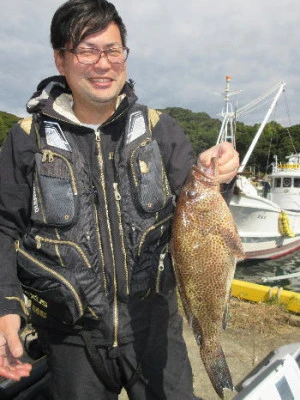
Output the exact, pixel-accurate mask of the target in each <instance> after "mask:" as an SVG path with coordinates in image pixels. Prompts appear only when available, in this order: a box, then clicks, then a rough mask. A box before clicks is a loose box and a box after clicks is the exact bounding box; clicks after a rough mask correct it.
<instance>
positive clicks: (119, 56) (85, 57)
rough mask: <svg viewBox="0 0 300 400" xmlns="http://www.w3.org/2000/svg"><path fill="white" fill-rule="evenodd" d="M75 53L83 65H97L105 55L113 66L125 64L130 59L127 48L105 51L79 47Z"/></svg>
mask: <svg viewBox="0 0 300 400" xmlns="http://www.w3.org/2000/svg"><path fill="white" fill-rule="evenodd" d="M74 53H75V54H76V57H77V59H78V61H79V62H80V63H81V64H96V63H97V62H98V61H99V59H100V57H101V56H103V54H105V56H106V57H107V59H108V61H109V62H110V63H112V64H123V63H125V61H126V59H127V57H128V49H127V48H126V47H116V48H111V49H107V50H103V51H101V50H99V49H94V48H84V47H77V48H76V49H75V51H74Z"/></svg>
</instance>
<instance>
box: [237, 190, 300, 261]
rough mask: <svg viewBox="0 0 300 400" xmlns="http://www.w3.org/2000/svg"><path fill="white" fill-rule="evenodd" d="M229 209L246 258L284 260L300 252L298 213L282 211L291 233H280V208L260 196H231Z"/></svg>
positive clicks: (299, 218)
mask: <svg viewBox="0 0 300 400" xmlns="http://www.w3.org/2000/svg"><path fill="white" fill-rule="evenodd" d="M230 210H231V212H232V215H233V218H234V220H235V223H236V225H237V228H238V231H239V234H240V237H241V240H242V243H243V247H244V251H245V254H246V259H262V260H264V259H272V258H279V257H283V256H285V255H287V254H290V253H292V252H294V251H296V250H298V249H300V212H292V211H285V213H286V219H287V220H288V222H289V226H290V228H291V229H290V232H292V233H293V234H294V236H292V237H291V236H288V235H285V234H282V233H281V232H280V229H279V220H280V216H281V215H282V211H283V210H282V209H281V208H280V207H279V206H278V205H277V204H276V203H273V202H271V201H269V200H267V199H265V198H263V197H260V196H251V195H244V194H241V195H234V196H233V198H232V200H231V202H230Z"/></svg>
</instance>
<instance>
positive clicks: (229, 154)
mask: <svg viewBox="0 0 300 400" xmlns="http://www.w3.org/2000/svg"><path fill="white" fill-rule="evenodd" d="M213 157H217V158H218V174H219V183H229V182H230V181H231V180H232V179H233V178H234V177H235V175H236V173H237V170H238V168H239V165H240V160H239V154H238V152H237V151H236V150H235V149H234V147H233V145H232V144H231V143H229V142H224V143H220V144H217V145H216V146H213V147H211V148H210V149H208V150H206V151H204V152H203V153H201V154H199V156H198V162H197V163H198V166H199V167H200V168H210V167H211V159H212V158H213Z"/></svg>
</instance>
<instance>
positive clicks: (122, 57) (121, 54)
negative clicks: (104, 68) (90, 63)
mask: <svg viewBox="0 0 300 400" xmlns="http://www.w3.org/2000/svg"><path fill="white" fill-rule="evenodd" d="M105 54H106V56H107V58H108V61H109V62H111V63H112V64H123V63H124V62H125V61H126V59H127V55H128V52H127V49H126V48H124V47H119V48H112V49H107V50H106V51H105Z"/></svg>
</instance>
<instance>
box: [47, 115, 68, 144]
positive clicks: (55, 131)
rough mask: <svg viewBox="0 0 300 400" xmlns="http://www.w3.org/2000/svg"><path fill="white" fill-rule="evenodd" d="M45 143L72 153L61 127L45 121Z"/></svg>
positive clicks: (55, 123)
mask: <svg viewBox="0 0 300 400" xmlns="http://www.w3.org/2000/svg"><path fill="white" fill-rule="evenodd" d="M45 134H46V142H47V144H48V145H49V146H53V147H56V148H58V149H62V150H66V151H72V150H71V146H70V145H69V143H68V141H67V139H66V137H65V135H64V133H63V131H62V130H61V127H60V126H59V124H58V123H57V122H50V121H45Z"/></svg>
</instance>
